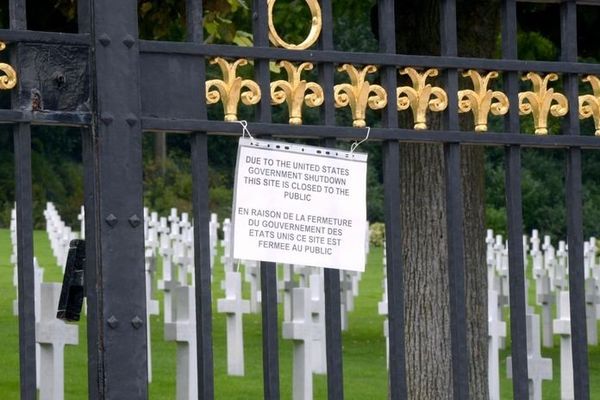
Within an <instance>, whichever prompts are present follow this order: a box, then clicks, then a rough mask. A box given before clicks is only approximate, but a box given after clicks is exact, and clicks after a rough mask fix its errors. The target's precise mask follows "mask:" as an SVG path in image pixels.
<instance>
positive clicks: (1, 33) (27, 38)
mask: <svg viewBox="0 0 600 400" xmlns="http://www.w3.org/2000/svg"><path fill="white" fill-rule="evenodd" d="M0 40H2V41H3V42H7V43H11V42H20V43H48V44H64V45H84V46H89V45H90V40H91V39H90V35H89V34H88V33H62V32H44V31H27V30H22V31H21V30H10V29H0Z"/></svg>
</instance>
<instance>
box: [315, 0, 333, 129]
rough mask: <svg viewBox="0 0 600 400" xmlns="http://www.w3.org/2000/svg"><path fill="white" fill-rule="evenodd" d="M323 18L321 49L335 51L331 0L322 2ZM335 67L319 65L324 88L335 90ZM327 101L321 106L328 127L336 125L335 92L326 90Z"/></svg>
mask: <svg viewBox="0 0 600 400" xmlns="http://www.w3.org/2000/svg"><path fill="white" fill-rule="evenodd" d="M321 18H322V20H323V29H322V31H321V40H320V41H319V49H321V50H326V51H327V50H333V49H334V47H333V10H332V6H331V0H322V1H321ZM333 72H334V65H333V64H331V63H322V64H320V65H319V82H321V86H322V87H324V88H333V86H334V79H333V75H334V74H333ZM323 94H324V96H325V100H324V101H323V105H322V106H321V120H322V122H323V124H324V125H326V126H334V125H335V104H334V101H333V90H324V91H323Z"/></svg>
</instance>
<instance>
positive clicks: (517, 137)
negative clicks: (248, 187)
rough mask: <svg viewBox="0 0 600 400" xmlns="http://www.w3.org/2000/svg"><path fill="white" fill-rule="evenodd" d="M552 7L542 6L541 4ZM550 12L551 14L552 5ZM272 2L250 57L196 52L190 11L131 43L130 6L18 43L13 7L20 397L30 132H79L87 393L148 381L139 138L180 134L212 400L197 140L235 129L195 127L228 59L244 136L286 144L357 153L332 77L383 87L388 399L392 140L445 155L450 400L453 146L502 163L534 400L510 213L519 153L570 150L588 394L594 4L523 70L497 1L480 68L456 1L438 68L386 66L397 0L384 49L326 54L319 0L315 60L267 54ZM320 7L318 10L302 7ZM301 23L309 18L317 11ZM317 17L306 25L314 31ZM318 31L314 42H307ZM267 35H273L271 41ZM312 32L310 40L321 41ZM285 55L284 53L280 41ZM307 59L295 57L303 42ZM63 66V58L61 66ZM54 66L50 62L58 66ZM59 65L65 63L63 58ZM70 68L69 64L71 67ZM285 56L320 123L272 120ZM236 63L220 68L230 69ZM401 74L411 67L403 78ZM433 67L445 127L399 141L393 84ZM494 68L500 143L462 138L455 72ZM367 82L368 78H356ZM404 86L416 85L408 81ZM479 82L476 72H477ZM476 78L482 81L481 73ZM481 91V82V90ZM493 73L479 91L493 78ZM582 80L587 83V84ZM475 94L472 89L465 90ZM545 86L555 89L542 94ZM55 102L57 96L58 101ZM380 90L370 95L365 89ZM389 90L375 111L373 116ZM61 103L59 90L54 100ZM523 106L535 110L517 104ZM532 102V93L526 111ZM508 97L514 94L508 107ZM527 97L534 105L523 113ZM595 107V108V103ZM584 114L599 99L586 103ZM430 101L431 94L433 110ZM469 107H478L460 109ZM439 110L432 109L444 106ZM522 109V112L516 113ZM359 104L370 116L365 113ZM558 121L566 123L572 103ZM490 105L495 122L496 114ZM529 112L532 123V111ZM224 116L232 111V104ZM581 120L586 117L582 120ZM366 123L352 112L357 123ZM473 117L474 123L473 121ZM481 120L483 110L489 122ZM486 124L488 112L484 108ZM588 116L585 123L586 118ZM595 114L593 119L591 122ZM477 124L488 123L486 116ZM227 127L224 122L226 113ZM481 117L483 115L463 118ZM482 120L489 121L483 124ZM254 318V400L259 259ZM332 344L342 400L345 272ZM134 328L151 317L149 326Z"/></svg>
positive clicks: (332, 317)
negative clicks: (585, 90)
mask: <svg viewBox="0 0 600 400" xmlns="http://www.w3.org/2000/svg"><path fill="white" fill-rule="evenodd" d="M549 2H550V1H549ZM553 2H558V1H553ZM273 3H274V1H265V0H255V1H254V2H253V33H254V46H253V47H238V46H228V45H208V44H204V43H203V29H202V16H203V10H202V2H201V1H187V2H186V6H187V32H188V35H187V41H186V42H160V41H146V40H139V38H138V33H137V32H138V29H137V24H138V14H137V2H136V1H132V0H127V1H124V0H105V1H102V2H100V1H93V0H92V1H87V0H80V1H78V20H79V33H77V34H66V33H51V32H37V31H29V30H27V23H26V21H27V18H26V12H35V11H34V10H26V2H25V0H10V7H9V12H10V29H2V30H0V40H2V41H4V42H6V43H7V44H8V49H7V50H5V51H8V52H9V53H10V60H11V62H10V64H11V65H12V67H13V68H14V69H16V72H17V74H18V83H17V86H16V87H15V88H14V89H13V90H12V108H11V109H3V110H0V122H2V123H8V124H12V125H13V127H14V143H15V149H14V151H15V170H16V182H17V187H16V197H17V198H16V201H17V223H18V231H17V232H18V271H19V335H20V371H21V372H20V376H21V398H23V399H34V398H36V382H35V376H36V373H35V363H36V360H35V318H34V298H33V293H34V290H33V287H34V272H33V263H32V262H33V235H32V190H31V133H30V128H31V125H32V124H54V125H69V126H79V127H81V130H82V137H83V153H84V160H85V161H84V164H85V165H84V167H85V207H86V231H87V232H88V235H87V239H88V240H87V254H88V266H87V271H86V278H87V280H86V285H87V295H88V307H89V308H88V310H89V311H88V312H89V317H88V356H89V370H88V371H89V397H90V398H91V399H97V398H98V399H101V398H102V399H103V398H127V399H134V398H146V397H147V385H148V383H147V378H146V377H147V374H146V368H147V366H146V361H147V360H146V351H145V341H146V340H147V338H146V333H145V332H146V331H145V329H139V324H132V323H131V321H132V320H134V319H136V318H138V319H140V318H141V319H142V320H144V319H145V317H144V316H145V315H146V312H145V307H146V305H145V288H144V285H145V280H144V244H143V231H142V229H141V226H140V225H141V224H140V223H141V216H142V158H141V135H142V131H166V132H185V133H188V134H189V135H190V138H191V145H192V147H191V153H192V154H191V155H192V160H193V162H192V165H193V171H192V172H193V184H194V196H193V207H194V215H193V216H194V219H195V221H196V222H197V223H196V227H197V229H195V230H194V234H195V238H194V239H195V260H194V261H195V269H196V288H197V291H196V296H197V299H196V304H197V337H198V384H199V397H200V398H202V399H211V398H213V397H214V388H213V360H212V338H211V330H212V315H211V291H210V260H209V235H208V222H209V209H208V172H207V171H208V155H207V135H209V134H217V133H219V134H239V132H240V127H239V125H238V124H236V123H231V122H227V121H214V120H208V119H207V109H206V104H207V102H215V101H218V99H210V98H209V99H208V100H207V97H206V96H205V82H206V70H205V69H206V63H207V62H208V61H209V60H212V59H213V58H215V57H221V58H223V60H224V61H225V60H239V59H251V60H253V61H254V70H255V79H254V83H255V85H256V86H257V88H258V89H260V92H261V93H262V100H261V101H259V102H258V104H256V106H255V107H256V120H255V121H253V122H252V131H253V133H254V134H255V135H275V136H278V137H282V138H286V137H288V138H290V137H293V138H321V139H323V140H324V143H325V144H326V145H332V146H333V145H335V141H336V140H350V139H357V138H360V137H362V136H364V131H361V130H353V129H349V128H348V127H346V126H338V125H336V120H335V108H336V106H337V107H341V106H343V104H342V103H343V101H342V100H340V98H339V96H337V95H336V93H335V91H334V86H335V85H334V69H335V67H336V66H341V65H346V64H347V65H348V66H347V67H345V68H346V71H348V70H349V69H351V68H350V67H349V66H355V67H356V68H358V71H360V70H361V69H362V67H360V68H359V67H358V66H364V65H371V64H372V65H377V66H378V68H379V70H380V79H381V82H380V87H381V91H379V93H380V95H381V96H380V98H379V100H378V101H379V104H378V107H380V108H382V126H381V127H379V128H373V129H371V132H370V138H371V139H373V140H379V141H381V142H382V145H383V154H384V160H383V172H384V186H385V223H386V232H387V237H386V242H387V249H388V250H387V269H388V270H387V279H388V293H389V300H388V301H389V340H390V370H389V380H390V385H389V389H390V398H392V399H402V398H406V391H407V389H406V379H405V365H404V315H403V309H404V305H403V276H402V257H401V237H400V208H399V206H398V205H399V204H400V201H399V199H400V189H399V188H400V171H399V164H400V162H399V161H400V160H399V157H400V155H399V143H400V142H429V143H442V144H443V145H444V157H445V167H446V168H445V176H446V187H447V188H451V190H448V191H447V194H446V200H447V201H446V207H447V225H448V229H449V231H450V232H451V234H449V235H448V260H449V270H450V272H449V274H450V275H449V278H450V280H449V282H450V288H449V295H450V299H451V343H452V370H453V374H452V375H453V390H454V394H455V398H458V399H465V398H469V389H468V373H469V372H468V359H467V351H466V349H467V334H466V323H465V318H466V305H465V283H464V282H465V272H464V271H465V268H464V264H465V260H464V232H463V228H462V227H463V218H464V216H463V193H462V189H461V188H462V185H461V175H460V173H459V171H460V162H461V159H460V157H461V156H460V149H461V145H466V144H477V145H495V146H504V147H505V149H506V205H507V214H508V218H507V220H508V231H509V234H508V240H509V256H510V260H509V269H510V293H511V296H510V311H511V312H510V316H511V321H510V322H511V338H512V360H513V361H512V367H513V377H514V386H513V392H514V397H515V398H517V399H527V398H528V379H527V345H526V319H525V312H526V311H525V293H524V290H523V288H524V287H525V285H524V279H525V277H524V266H523V257H522V254H523V247H522V246H523V242H522V240H521V235H522V231H523V229H522V228H523V226H522V225H523V223H522V211H521V149H522V148H523V147H546V148H559V149H564V151H565V152H566V153H567V155H568V157H567V160H568V161H567V167H566V185H567V190H566V192H567V199H566V200H567V226H568V246H569V267H570V269H569V270H570V275H569V286H570V304H571V324H572V338H573V341H572V343H573V375H574V382H575V385H574V386H575V398H577V399H587V398H589V376H588V357H587V339H586V329H585V323H586V322H585V292H584V276H583V231H582V184H581V153H582V149H584V148H589V149H596V148H600V139H598V138H597V137H594V136H593V135H585V134H582V133H581V132H580V127H579V113H578V111H579V110H580V105H579V95H580V94H579V82H580V80H581V78H582V77H587V76H588V75H589V76H600V65H598V64H590V63H580V62H578V61H577V5H578V4H580V5H581V4H597V2H595V1H575V0H572V1H568V0H565V1H562V2H560V7H561V8H560V10H561V18H562V22H561V38H562V46H561V51H562V55H561V59H560V61H557V62H538V61H522V60H519V59H518V58H517V39H516V36H517V17H516V0H505V1H503V2H502V58H501V59H481V58H467V57H458V54H457V27H456V24H457V22H456V21H457V19H456V4H455V1H452V0H442V1H440V3H441V8H440V15H441V18H440V32H441V43H442V49H441V54H440V55H439V56H416V55H405V54H396V43H395V35H394V32H396V26H395V22H394V19H393V18H391V16H394V7H397V6H399V7H401V4H400V3H399V4H396V2H395V1H393V0H379V1H378V6H379V21H380V23H379V30H380V35H379V37H380V52H379V53H351V52H340V51H336V50H334V46H333V20H332V1H331V0H321V1H320V2H319V3H318V8H319V12H320V16H319V17H320V23H321V27H322V30H321V31H320V32H316V31H311V37H312V38H313V39H315V40H317V39H318V43H317V44H316V48H315V47H314V46H313V48H305V49H298V48H289V49H288V48H280V47H274V46H270V44H269V31H270V29H269V15H270V13H271V10H270V6H271V7H272V5H273ZM308 3H314V2H308ZM311 12H313V18H316V16H315V9H314V4H312V5H311ZM314 25H315V19H313V28H314ZM315 29H316V28H315ZM271 34H273V31H271ZM315 35H316V36H315ZM278 44H279V45H280V46H281V45H284V43H282V42H279V43H278ZM301 47H303V46H301ZM57 48H61V49H62V50H61V52H60V54H58V52H57V54H56V55H55V56H53V57H50V61H49V63H50V64H44V65H38V64H35V63H34V64H25V63H24V60H33V59H35V58H32V57H30V56H31V54H34V53H35V52H39V51H45V52H50V53H51V50H52V49H57ZM61 54H62V56H61ZM61 57H62V58H61ZM68 60H70V61H68ZM73 60H75V61H73ZM274 60H287V61H290V62H310V63H313V64H316V65H317V66H318V71H319V74H318V84H319V85H320V86H321V87H322V89H323V98H322V100H323V104H322V106H321V122H320V124H318V125H311V126H303V125H297V124H276V123H272V118H271V101H270V97H269V93H271V90H270V83H271V76H270V69H269V62H270V61H274ZM68 62H70V63H71V64H73V63H75V66H74V67H73V65H71V68H76V69H78V70H79V71H84V74H83V75H84V76H87V77H88V79H84V80H83V81H81V82H72V81H69V80H68V79H67V80H66V82H67V83H68V90H67V92H68V93H70V95H71V97H70V101H68V102H66V103H65V102H63V103H56V104H53V103H52V102H51V101H48V102H47V103H44V102H43V100H44V99H46V98H47V99H51V98H53V96H55V95H56V93H57V90H58V89H57V87H58V86H57V85H59V83H60V82H59V81H60V76H59V75H60V71H63V70H64V69H65V66H66V63H68ZM230 62H231V61H230ZM49 65H50V66H52V68H55V69H56V71H58V72H59V75H58V76H56V77H55V78H56V79H57V82H55V83H53V84H49V83H48V82H42V81H40V78H39V77H40V76H43V75H41V74H38V73H37V72H39V71H41V70H44V69H47V68H48V67H49ZM407 67H410V68H413V69H410V70H409V69H407ZM427 68H433V69H437V70H440V71H444V74H443V79H442V82H443V84H442V85H441V87H440V88H438V89H439V90H438V89H436V90H437V92H436V93H437V94H436V93H434V95H436V96H438V97H437V100H436V101H437V102H438V103H437V106H436V107H438V108H439V110H434V109H433V108H434V107H432V108H431V112H433V111H439V112H443V113H444V127H443V129H442V130H431V129H427V126H426V121H421V122H419V123H418V124H417V122H418V121H417V119H418V118H417V117H418V115H417V113H415V123H416V125H415V129H404V128H399V127H398V112H399V110H404V109H407V110H408V109H409V108H413V109H414V108H416V107H417V105H416V104H414V103H412V102H413V101H415V100H412V99H411V98H410V95H408V94H407V93H408V92H409V91H410V90H409V89H406V88H405V89H404V91H403V92H404V93H405V95H403V96H400V99H398V96H397V86H398V85H397V80H398V72H399V71H401V72H402V73H404V74H407V75H409V76H411V77H413V76H414V79H413V86H412V89H413V90H415V91H418V90H419V88H418V84H417V81H418V80H419V79H426V76H425V75H419V74H420V72H419V70H422V69H427ZM466 70H477V71H498V73H499V74H500V75H501V76H502V78H503V82H504V91H503V94H502V96H504V97H502V96H500V95H499V97H497V98H496V100H495V101H496V102H497V103H498V104H500V105H499V106H498V107H497V109H496V110H495V111H497V112H498V114H503V113H504V112H507V114H506V117H505V124H504V128H503V129H502V131H500V132H486V133H485V134H479V133H476V132H475V131H476V130H478V131H482V130H484V128H483V126H482V124H478V126H474V127H473V131H463V130H460V129H459V124H458V113H459V111H461V110H462V111H465V110H463V108H465V107H466V105H465V103H464V101H466V100H465V99H467V100H468V96H467V97H465V98H461V99H459V97H458V96H456V94H457V93H458V86H459V85H458V80H459V71H466ZM366 72H368V71H366ZM415 74H416V75H415ZM552 74H557V75H556V77H558V76H559V75H560V76H561V77H562V80H563V82H564V95H561V96H562V97H560V96H557V97H555V98H554V101H555V103H553V108H548V109H544V108H543V107H544V106H543V105H541V103H540V104H535V103H536V101H540V100H543V99H541V98H540V97H539V96H543V95H544V94H543V93H542V92H543V90H544V89H546V88H549V87H550V86H551V85H552V81H553V79H554V78H555V76H554V75H552ZM483 76H484V77H485V75H483ZM521 76H526V77H527V78H528V79H529V80H530V81H531V87H532V90H530V91H529V92H530V93H531V94H528V95H520V94H519V92H520V87H519V79H520V77H521ZM471 77H472V79H474V82H475V79H478V78H476V77H475V74H472V75H471ZM480 78H481V77H480ZM492 78H493V76H492V77H490V79H492ZM589 79H594V78H589ZM477 82H478V83H480V82H482V81H477ZM546 85H550V86H546ZM63 90H64V89H63ZM377 90H379V89H377ZM383 94H387V104H385V103H384V102H383V98H382V96H383ZM63 95H64V92H63ZM528 96H529V97H528ZM536 96H537V97H536ZM520 97H522V98H521V99H520ZM536 98H537V100H535V99H536ZM595 99H596V100H595V101H599V100H600V98H598V97H595ZM588 100H589V101H590V102H592V101H594V100H592V99H588ZM427 101H429V98H428V100H427ZM471 101H472V102H473V103H471V111H474V109H475V100H471ZM443 103H444V104H443ZM528 104H529V105H528ZM360 106H362V107H365V108H366V107H367V106H368V105H367V104H362V105H360ZM567 106H568V107H569V108H570V111H569V112H568V113H566V107H567ZM502 108H505V110H504V112H501V111H502ZM532 108H533V110H532ZM234 109H235V107H234ZM581 110H583V109H581ZM363 111H364V110H363ZM471 111H469V112H471ZM487 111H489V109H488V110H487ZM495 111H494V110H493V112H495ZM531 111H534V112H533V114H534V115H536V117H535V118H537V119H536V120H534V124H535V126H536V131H537V133H539V135H528V134H522V133H521V131H520V121H519V112H521V113H528V112H531ZM549 112H552V113H553V114H554V115H565V114H566V115H565V116H564V125H563V129H562V132H561V134H559V135H544V133H545V132H544V128H545V125H544V121H543V117H542V119H539V115H540V114H544V115H545V116H547V114H548V113H549ZM582 112H585V110H583V111H582ZM587 112H588V113H590V111H589V110H588V111H587ZM485 115H486V116H487V113H485ZM229 119H230V120H233V119H234V117H230V118H229ZM353 119H354V125H355V126H362V122H361V121H360V120H361V118H360V115H357V114H356V113H355V114H354V115H353ZM475 119H477V115H475ZM484 120H485V119H484ZM262 266H263V268H261V281H262V282H261V283H262V296H263V297H262V301H263V308H262V317H263V319H262V321H263V326H262V329H263V368H264V396H265V398H267V399H276V398H279V397H280V393H279V391H280V390H279V365H278V351H279V346H278V321H277V293H276V290H277V285H276V275H275V273H276V272H275V268H272V265H269V263H263V264H262ZM325 293H326V314H327V320H326V340H327V344H328V346H327V371H328V376H327V383H328V397H329V398H330V399H342V398H344V394H343V368H342V340H341V334H340V307H339V304H340V288H339V272H338V271H337V270H334V269H328V270H326V273H325ZM144 322H146V321H144Z"/></svg>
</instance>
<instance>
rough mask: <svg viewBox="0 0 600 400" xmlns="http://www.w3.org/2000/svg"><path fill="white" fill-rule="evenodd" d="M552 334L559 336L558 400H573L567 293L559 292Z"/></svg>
mask: <svg viewBox="0 0 600 400" xmlns="http://www.w3.org/2000/svg"><path fill="white" fill-rule="evenodd" d="M554 333H556V334H557V335H560V398H561V399H562V400H573V399H574V398H575V396H574V387H573V353H572V348H571V308H570V300H569V292H567V291H562V292H560V309H559V310H558V318H557V319H555V320H554Z"/></svg>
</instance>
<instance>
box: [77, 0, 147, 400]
mask: <svg viewBox="0 0 600 400" xmlns="http://www.w3.org/2000/svg"><path fill="white" fill-rule="evenodd" d="M90 14H91V18H92V22H91V38H92V46H93V51H92V55H93V56H92V60H93V62H92V67H91V70H92V74H93V75H94V77H93V82H94V85H95V88H94V104H95V107H94V109H95V110H96V112H95V113H94V126H93V135H94V136H93V140H92V142H91V144H92V148H91V153H92V157H93V174H94V175H93V176H94V178H93V180H94V185H93V190H94V196H95V198H94V201H95V203H96V204H95V205H96V207H95V208H94V209H93V212H94V215H93V216H91V218H92V219H93V221H95V222H97V223H96V224H95V226H94V228H95V235H93V240H94V243H92V244H90V245H88V249H89V248H90V247H89V246H94V248H95V249H96V251H95V254H94V256H95V257H94V258H93V259H90V258H88V259H87V268H88V269H87V270H88V271H91V272H93V273H95V274H96V276H95V279H96V286H95V287H94V288H91V289H92V291H95V294H94V295H95V298H96V301H95V302H90V303H88V306H89V307H91V308H92V310H91V315H94V316H95V317H96V320H95V321H92V322H90V323H91V324H96V325H97V335H98V336H97V339H96V340H95V341H94V342H92V343H91V344H90V345H94V343H95V344H96V345H97V346H98V357H99V359H98V365H97V369H96V371H91V370H90V374H92V375H93V377H90V378H89V379H90V381H91V380H93V379H96V380H97V382H98V384H97V385H98V398H99V399H113V398H123V399H125V398H126V399H132V400H133V399H146V398H147V397H148V371H147V368H148V365H147V346H146V343H147V335H146V328H145V326H146V324H147V323H149V321H148V320H147V319H146V315H147V314H146V288H145V278H144V275H145V272H144V233H143V221H142V218H143V212H142V210H143V201H142V198H143V187H142V186H143V180H142V146H141V141H142V131H141V127H140V125H141V124H140V114H141V107H140V78H139V70H140V67H139V41H138V30H137V26H138V16H137V1H134V0H105V1H98V0H92V2H91V12H90ZM115 68H117V69H118V73H115V71H116V70H115ZM123 76H126V77H127V79H122V77H123ZM91 162H92V161H91V160H90V163H91ZM87 287H88V289H90V286H89V285H88V286H87ZM94 329H96V328H94ZM92 388H93V387H92Z"/></svg>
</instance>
